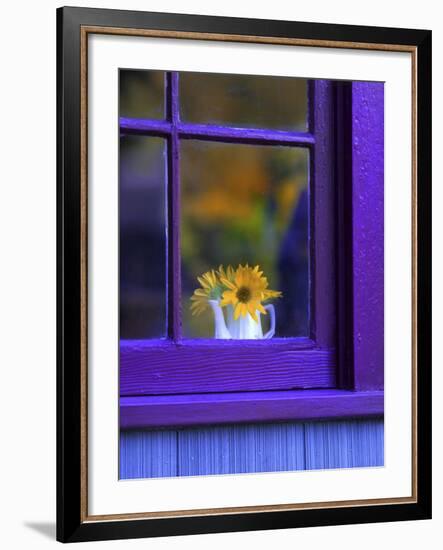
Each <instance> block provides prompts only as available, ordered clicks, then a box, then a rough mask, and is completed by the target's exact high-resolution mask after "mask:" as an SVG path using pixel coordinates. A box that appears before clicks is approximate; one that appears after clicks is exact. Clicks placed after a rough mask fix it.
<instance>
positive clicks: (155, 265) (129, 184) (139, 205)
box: [120, 136, 166, 338]
mask: <svg viewBox="0 0 443 550" xmlns="http://www.w3.org/2000/svg"><path fill="white" fill-rule="evenodd" d="M165 166H166V164H165V142H164V140H163V139H161V138H153V137H139V136H125V137H121V138H120V338H159V337H164V336H165V335H166V236H165V235H166V222H165V220H166V208H165V200H166V199H165V187H166V174H165Z"/></svg>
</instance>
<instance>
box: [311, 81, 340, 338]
mask: <svg viewBox="0 0 443 550" xmlns="http://www.w3.org/2000/svg"><path fill="white" fill-rule="evenodd" d="M331 87H332V83H331V81H327V80H314V81H310V83H309V130H310V131H311V133H312V134H313V135H314V137H315V147H314V148H313V149H312V150H311V152H310V173H309V178H310V181H309V192H310V211H309V213H310V221H309V225H310V269H311V288H310V293H311V310H310V320H311V338H312V339H313V340H315V341H316V343H317V345H318V346H319V347H335V346H336V254H335V246H334V243H335V233H336V211H335V204H336V189H335V186H334V170H333V167H334V148H333V131H332V114H333V107H332V103H333V95H332V88H331Z"/></svg>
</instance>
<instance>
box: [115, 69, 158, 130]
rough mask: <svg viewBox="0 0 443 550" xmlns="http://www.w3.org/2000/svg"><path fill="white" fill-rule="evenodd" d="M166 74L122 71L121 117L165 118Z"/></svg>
mask: <svg viewBox="0 0 443 550" xmlns="http://www.w3.org/2000/svg"><path fill="white" fill-rule="evenodd" d="M164 74H165V73H164V72H163V71H140V70H138V71H135V70H128V69H120V116H122V117H128V118H155V119H156V118H164V116H165V115H164V113H165V108H164V95H165V91H164V88H165V86H164Z"/></svg>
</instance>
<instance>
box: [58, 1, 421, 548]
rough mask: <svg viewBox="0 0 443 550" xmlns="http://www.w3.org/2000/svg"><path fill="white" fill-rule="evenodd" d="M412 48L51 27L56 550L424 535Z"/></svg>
mask: <svg viewBox="0 0 443 550" xmlns="http://www.w3.org/2000/svg"><path fill="white" fill-rule="evenodd" d="M430 74H431V32H430V31H424V30H411V29H394V28H382V27H354V26H348V25H329V24H328V25H324V24H321V23H303V22H294V21H292V22H290V21H263V20H254V19H239V18H217V17H208V16H200V15H193V16H188V15H183V14H166V13H147V12H146V13H145V12H132V11H125V10H102V9H87V8H60V9H59V10H57V79H58V80H57V82H58V83H57V90H58V102H57V118H58V124H57V142H58V149H57V159H58V162H57V182H58V203H57V212H58V218H57V219H58V230H57V235H58V249H57V250H58V279H57V281H58V324H57V333H58V340H57V357H58V378H57V381H58V382H57V429H58V431H57V451H58V454H57V466H58V467H57V538H58V540H61V541H63V542H74V541H86V540H103V539H117V538H136V537H156V536H172V535H183V534H197V533H217V532H229V531H246V530H264V529H283V528H293V527H305V526H321V525H335V524H347V523H357V522H364V523H367V522H379V521H399V520H412V519H426V518H429V517H430V516H431V490H430V488H431V479H430V477H431V439H430V438H431V435H430V434H431V430H430V428H429V427H430V420H431V416H430V413H431V401H430V395H431V379H430V369H429V365H430V364H431V357H430V349H431V341H430V340H431V317H430V304H431V290H430V289H431V270H430V264H431V252H430V241H431V224H430V209H431V132H430V127H431V108H430V105H431V78H430Z"/></svg>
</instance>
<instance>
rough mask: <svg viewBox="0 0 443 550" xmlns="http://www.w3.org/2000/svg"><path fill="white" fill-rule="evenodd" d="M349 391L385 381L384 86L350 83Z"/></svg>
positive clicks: (375, 386) (377, 386)
mask: <svg viewBox="0 0 443 550" xmlns="http://www.w3.org/2000/svg"><path fill="white" fill-rule="evenodd" d="M352 145H353V146H352V219H353V222H352V225H353V228H352V264H353V273H354V288H353V310H354V311H353V325H354V330H353V332H354V338H353V346H354V348H353V355H354V388H355V389H356V390H379V389H383V381H384V293H383V285H384V84H383V83H382V82H353V83H352Z"/></svg>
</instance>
